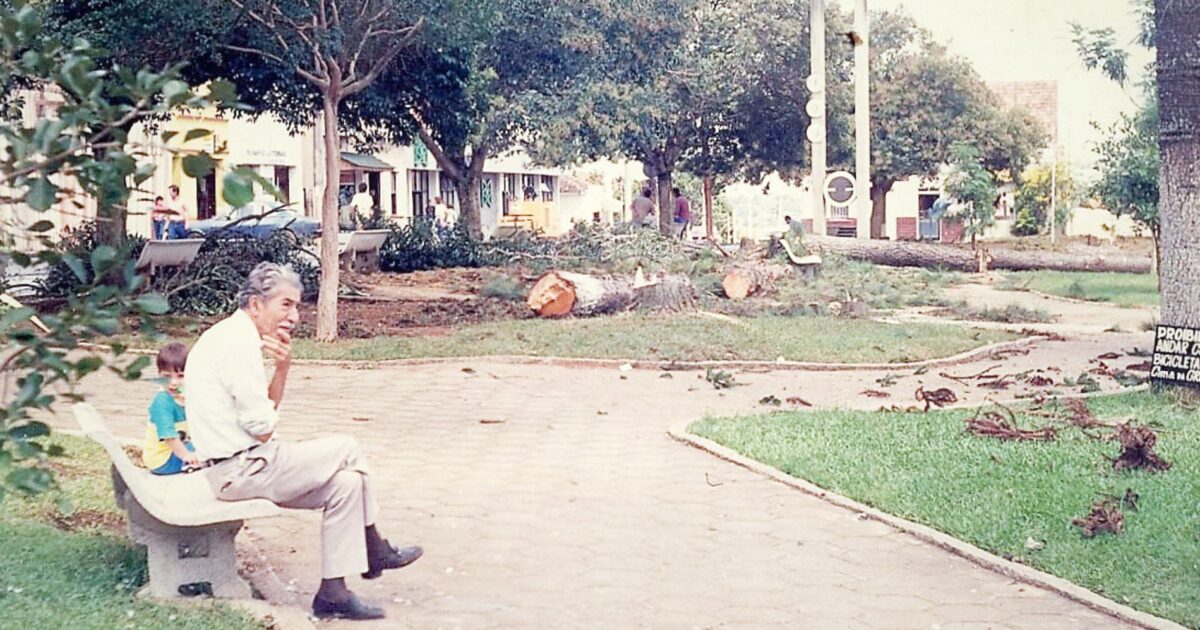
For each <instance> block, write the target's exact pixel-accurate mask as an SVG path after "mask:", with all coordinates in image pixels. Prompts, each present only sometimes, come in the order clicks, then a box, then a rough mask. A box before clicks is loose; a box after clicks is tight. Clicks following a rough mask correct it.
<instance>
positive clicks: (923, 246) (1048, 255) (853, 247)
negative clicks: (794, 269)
mask: <svg viewBox="0 0 1200 630" xmlns="http://www.w3.org/2000/svg"><path fill="white" fill-rule="evenodd" d="M804 244H805V245H806V246H808V247H809V249H810V250H819V251H821V252H823V253H829V254H840V255H842V256H846V257H847V258H854V259H857V260H868V261H870V262H873V263H875V264H878V265H888V266H890V267H924V268H934V267H944V268H946V269H953V270H956V271H969V272H976V271H978V270H979V259H978V258H977V254H976V252H974V251H972V250H970V249H965V248H960V247H952V246H948V245H934V244H930V243H913V242H908V241H867V240H862V239H852V238H834V237H828V236H826V237H821V236H806V237H805V238H804ZM982 249H983V248H982V247H981V251H982ZM987 255H988V267H989V268H991V269H1006V270H1009V271H1030V270H1036V269H1050V270H1055V271H1113V272H1122V273H1150V268H1151V265H1152V261H1151V259H1150V258H1149V257H1144V256H1111V255H1110V256H1102V255H1096V256H1084V255H1079V254H1058V253H1054V252H1038V251H1017V250H1011V249H1004V248H1000V247H988V248H987Z"/></svg>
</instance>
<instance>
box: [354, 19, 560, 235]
mask: <svg viewBox="0 0 1200 630" xmlns="http://www.w3.org/2000/svg"><path fill="white" fill-rule="evenodd" d="M563 11H564V8H563V5H562V4H561V3H559V2H554V1H552V0H483V1H480V2H476V3H469V4H468V5H466V6H445V7H442V8H440V9H439V11H438V12H436V13H431V15H430V17H429V20H428V22H427V28H426V33H425V36H424V37H423V38H422V41H421V42H420V45H419V46H418V47H416V48H415V49H414V50H413V51H411V53H410V54H406V55H403V56H401V57H398V58H397V59H396V61H395V62H394V63H393V64H392V65H391V67H390V68H389V69H388V71H387V72H385V73H384V75H383V76H382V77H381V78H380V80H379V81H378V82H377V83H376V85H374V86H373V87H372V88H371V89H370V90H368V91H367V92H365V93H364V94H362V95H361V96H359V97H357V98H355V99H353V101H351V102H350V103H348V104H347V112H346V113H347V115H346V116H344V118H343V126H344V128H346V129H347V130H348V131H350V132H351V134H352V135H353V137H355V138H356V140H357V141H359V142H360V143H362V144H365V145H374V144H379V143H391V144H403V143H408V142H410V141H412V140H414V139H416V140H419V141H420V142H421V143H422V144H423V145H424V146H425V147H426V148H427V149H428V150H429V154H430V155H431V156H433V158H434V160H435V161H436V162H437V165H438V167H439V168H441V170H442V173H443V174H444V175H445V176H446V177H447V178H448V179H449V180H450V181H451V182H453V184H454V187H455V191H456V193H457V197H458V203H459V208H458V210H459V220H460V222H462V223H464V224H465V225H466V227H467V230H468V232H469V233H470V234H471V236H472V237H473V238H476V239H478V238H481V237H482V224H481V217H480V207H479V204H480V187H481V185H482V181H483V168H484V165H485V163H486V161H487V160H488V159H489V158H492V157H495V156H498V155H502V154H504V153H507V152H509V151H511V150H513V149H516V148H519V147H522V146H525V145H527V144H532V143H536V142H537V141H538V139H539V136H540V133H541V131H542V129H543V128H544V127H546V126H547V125H552V124H554V112H553V109H552V108H551V107H549V106H548V105H547V104H546V103H547V102H548V101H552V100H554V99H557V98H559V96H558V95H559V94H560V93H561V92H562V91H563V90H564V89H566V86H567V84H568V81H569V79H570V77H571V76H573V75H574V74H576V72H577V68H576V59H577V55H575V54H574V53H573V52H572V49H571V48H570V47H569V46H568V45H567V44H566V42H565V41H564V38H563V37H562V36H561V35H560V34H559V33H558V27H559V24H560V23H562V22H563V21H564V20H565V19H566V17H565V14H564V12H563Z"/></svg>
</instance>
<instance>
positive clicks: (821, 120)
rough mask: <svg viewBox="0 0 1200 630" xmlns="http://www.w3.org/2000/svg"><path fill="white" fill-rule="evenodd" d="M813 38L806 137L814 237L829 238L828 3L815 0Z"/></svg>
mask: <svg viewBox="0 0 1200 630" xmlns="http://www.w3.org/2000/svg"><path fill="white" fill-rule="evenodd" d="M810 11H811V15H810V18H811V24H810V28H809V31H810V32H809V37H810V41H811V44H810V46H809V49H810V50H811V52H812V74H811V75H809V77H808V81H807V82H806V84H807V86H808V91H809V94H810V95H811V96H810V98H809V101H808V105H807V106H806V108H805V111H806V112H807V113H808V118H809V121H810V122H809V125H808V131H807V133H806V135H807V137H808V141H809V143H810V144H811V145H812V190H811V191H810V192H811V194H812V209H813V233H814V234H819V235H821V236H824V235H825V149H826V146H825V0H812V7H811V8H810Z"/></svg>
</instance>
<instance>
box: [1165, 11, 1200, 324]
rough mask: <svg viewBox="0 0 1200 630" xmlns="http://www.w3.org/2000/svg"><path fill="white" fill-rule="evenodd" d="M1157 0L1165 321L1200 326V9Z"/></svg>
mask: <svg viewBox="0 0 1200 630" xmlns="http://www.w3.org/2000/svg"><path fill="white" fill-rule="evenodd" d="M1196 5H1197V3H1196V2H1195V1H1194V0H1193V1H1184V2H1169V1H1167V0H1156V1H1155V3H1154V8H1155V26H1156V28H1157V49H1158V59H1157V63H1156V67H1157V69H1158V95H1159V98H1158V100H1159V107H1158V114H1159V123H1158V124H1159V126H1158V129H1159V134H1158V145H1159V153H1160V155H1161V156H1162V157H1161V162H1160V168H1159V173H1158V190H1159V202H1158V209H1159V219H1160V221H1161V225H1160V227H1159V234H1158V236H1159V241H1160V242H1159V246H1160V247H1161V249H1162V259H1161V260H1160V266H1159V280H1160V285H1161V288H1162V323H1163V324H1168V325H1172V326H1187V327H1192V328H1200V247H1197V244H1196V235H1197V234H1200V186H1197V181H1198V179H1197V172H1198V170H1197V169H1198V166H1197V165H1200V81H1198V80H1197V77H1200V48H1197V46H1196V42H1197V41H1200V11H1198V10H1197V6H1196Z"/></svg>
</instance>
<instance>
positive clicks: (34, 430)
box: [8, 422, 50, 440]
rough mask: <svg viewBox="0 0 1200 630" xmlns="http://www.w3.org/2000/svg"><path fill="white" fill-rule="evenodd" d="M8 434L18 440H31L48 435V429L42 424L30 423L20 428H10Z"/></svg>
mask: <svg viewBox="0 0 1200 630" xmlns="http://www.w3.org/2000/svg"><path fill="white" fill-rule="evenodd" d="M8 434H9V435H10V436H12V437H13V438H15V439H18V440H31V439H33V438H39V437H45V436H47V435H50V427H49V426H47V425H46V423H44V422H30V423H28V424H23V425H21V426H17V427H12V428H11V429H9V430H8Z"/></svg>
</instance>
